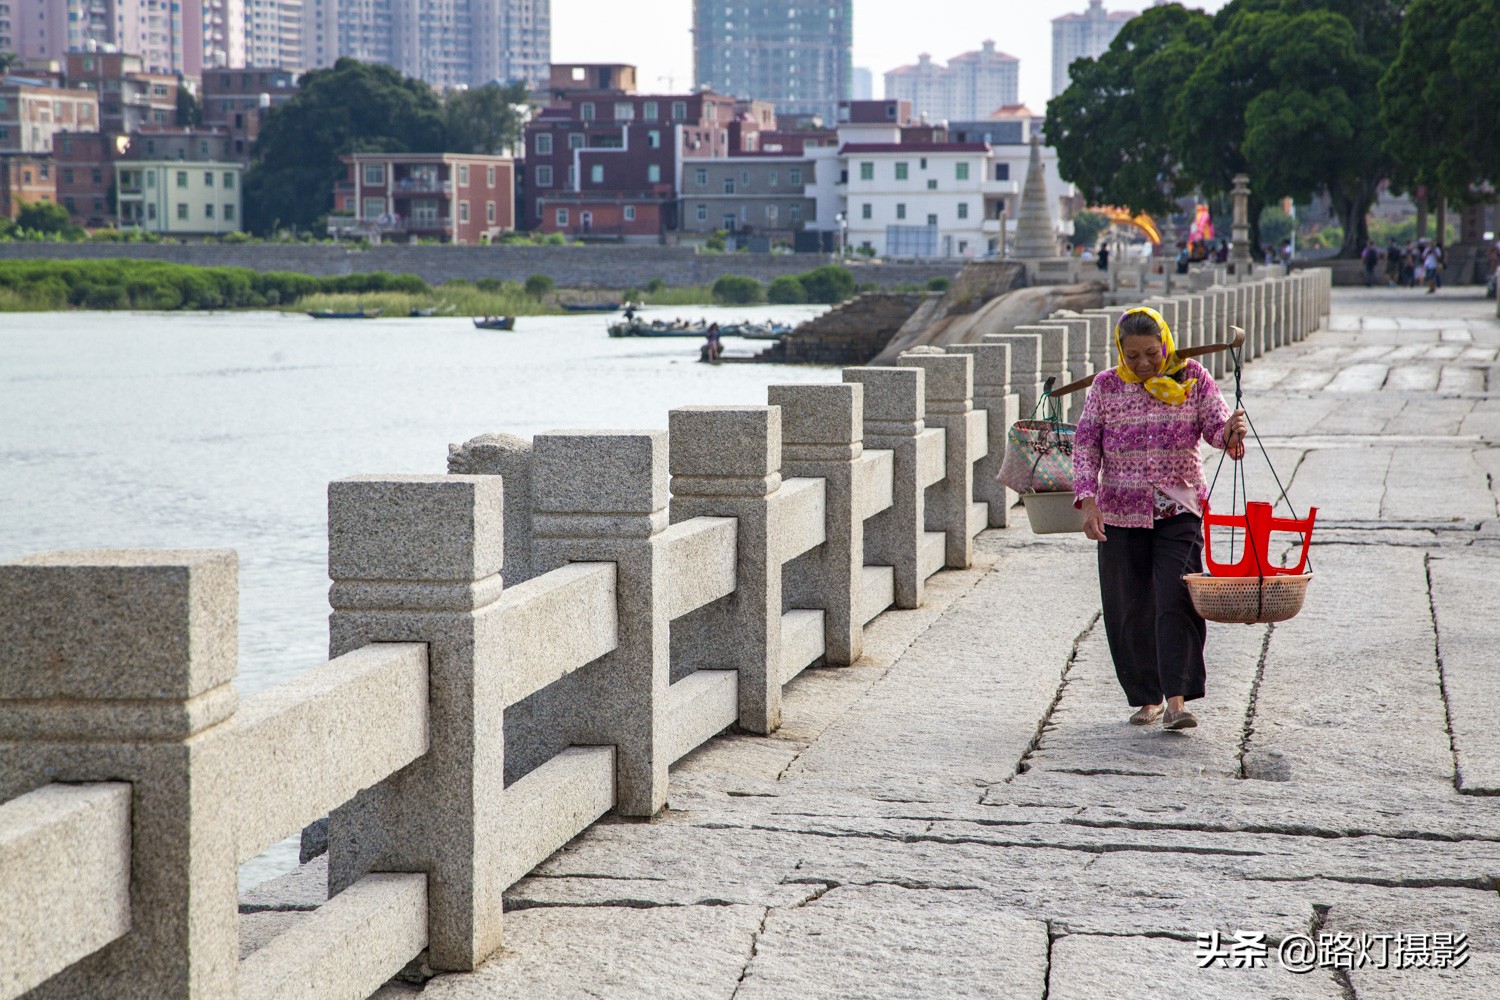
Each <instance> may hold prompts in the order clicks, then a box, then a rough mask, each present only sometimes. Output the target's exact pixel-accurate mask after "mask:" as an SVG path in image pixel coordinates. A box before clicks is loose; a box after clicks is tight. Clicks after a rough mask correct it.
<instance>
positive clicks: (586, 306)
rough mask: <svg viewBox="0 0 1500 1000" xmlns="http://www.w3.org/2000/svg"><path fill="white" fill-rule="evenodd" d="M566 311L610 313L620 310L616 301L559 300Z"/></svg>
mask: <svg viewBox="0 0 1500 1000" xmlns="http://www.w3.org/2000/svg"><path fill="white" fill-rule="evenodd" d="M558 305H560V306H562V307H563V308H564V309H566V310H567V311H568V312H573V313H612V312H619V311H620V303H618V302H560V303H558Z"/></svg>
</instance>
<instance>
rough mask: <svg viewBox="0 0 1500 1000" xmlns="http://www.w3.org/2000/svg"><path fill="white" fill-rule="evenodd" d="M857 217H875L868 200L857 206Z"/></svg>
mask: <svg viewBox="0 0 1500 1000" xmlns="http://www.w3.org/2000/svg"><path fill="white" fill-rule="evenodd" d="M859 217H860V218H861V219H872V218H874V217H875V209H874V207H873V206H872V205H871V204H870V203H869V202H868V201H867V202H865V203H864V204H863V205H861V206H859Z"/></svg>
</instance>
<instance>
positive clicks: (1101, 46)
mask: <svg viewBox="0 0 1500 1000" xmlns="http://www.w3.org/2000/svg"><path fill="white" fill-rule="evenodd" d="M1133 17H1135V11H1133V10H1112V11H1106V10H1105V9H1104V0H1089V9H1088V10H1086V11H1084V12H1083V13H1082V14H1064V15H1063V16H1062V17H1058V18H1053V20H1052V96H1053V97H1056V96H1057V95H1058V94H1061V93H1062V92H1063V91H1064V90H1067V89H1068V67H1069V66H1071V65H1072V64H1073V60H1075V59H1097V58H1098V57H1099V56H1101V55H1103V54H1104V50H1105V49H1107V48H1109V43H1110V42H1112V41H1114V40H1115V36H1116V35H1118V34H1119V33H1120V29H1121V28H1123V27H1125V22H1126V21H1129V20H1130V19H1131V18H1133Z"/></svg>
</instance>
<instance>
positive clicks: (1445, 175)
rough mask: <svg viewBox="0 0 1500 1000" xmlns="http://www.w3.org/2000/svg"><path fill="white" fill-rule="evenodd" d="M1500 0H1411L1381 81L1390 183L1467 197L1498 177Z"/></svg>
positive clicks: (1482, 197)
mask: <svg viewBox="0 0 1500 1000" xmlns="http://www.w3.org/2000/svg"><path fill="white" fill-rule="evenodd" d="M1497 107H1500V0H1414V2H1413V3H1412V4H1411V6H1410V8H1408V10H1407V13H1406V17H1405V18H1404V19H1403V21H1402V25H1401V47H1400V49H1399V51H1398V52H1397V54H1396V58H1395V60H1394V61H1393V62H1392V63H1391V65H1390V68H1389V69H1388V70H1387V71H1386V74H1385V76H1384V77H1382V79H1381V81H1380V111H1381V120H1382V122H1383V123H1384V125H1385V131H1386V138H1385V149H1386V152H1387V153H1388V154H1389V155H1390V156H1391V157H1392V159H1393V160H1394V162H1395V164H1396V166H1395V171H1394V173H1393V175H1392V178H1391V179H1392V181H1393V182H1394V183H1395V186H1396V187H1398V188H1401V189H1405V190H1415V189H1416V188H1418V187H1425V188H1426V189H1427V191H1428V192H1429V194H1435V195H1442V196H1445V197H1447V198H1449V199H1451V200H1454V201H1459V202H1466V203H1473V202H1476V201H1487V200H1490V199H1492V198H1493V197H1494V190H1495V187H1496V186H1497V185H1500V124H1497V117H1496V115H1497V112H1496V108H1497Z"/></svg>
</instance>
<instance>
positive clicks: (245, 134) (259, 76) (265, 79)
mask: <svg viewBox="0 0 1500 1000" xmlns="http://www.w3.org/2000/svg"><path fill="white" fill-rule="evenodd" d="M200 91H201V95H200V100H201V102H202V106H203V124H205V125H212V126H217V127H219V128H222V129H224V130H225V131H227V132H228V133H229V136H230V142H231V152H232V155H233V156H234V158H235V159H236V160H239V161H241V162H242V163H247V164H248V163H249V162H250V147H251V146H252V145H253V144H254V143H255V140H256V138H257V137H258V136H259V135H260V125H261V122H263V121H264V120H265V116H266V113H267V112H269V111H270V110H271V109H272V108H274V107H278V106H280V105H282V104H285V103H286V102H287V101H290V100H291V99H292V98H293V97H295V96H296V94H297V74H295V73H293V72H291V71H290V70H284V69H268V68H266V67H263V66H249V67H245V68H244V69H229V68H224V69H209V70H204V71H203V82H202V86H201V88H200Z"/></svg>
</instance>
